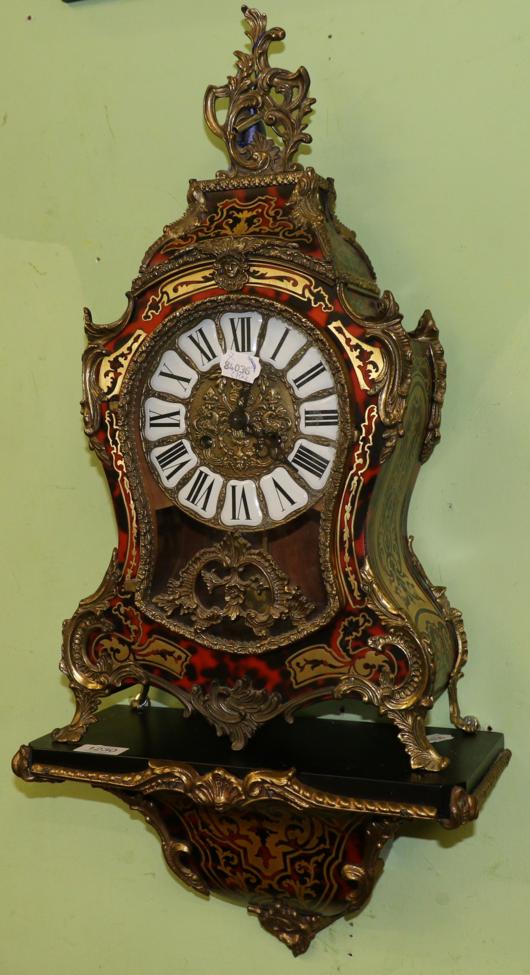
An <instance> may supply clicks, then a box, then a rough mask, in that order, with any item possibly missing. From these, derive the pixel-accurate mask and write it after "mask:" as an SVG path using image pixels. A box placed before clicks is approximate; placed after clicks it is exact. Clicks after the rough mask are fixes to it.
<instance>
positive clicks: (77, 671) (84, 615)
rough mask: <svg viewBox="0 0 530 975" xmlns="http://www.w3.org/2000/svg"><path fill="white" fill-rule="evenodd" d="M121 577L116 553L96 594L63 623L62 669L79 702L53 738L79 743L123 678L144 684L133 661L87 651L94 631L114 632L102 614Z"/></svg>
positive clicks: (110, 654)
mask: <svg viewBox="0 0 530 975" xmlns="http://www.w3.org/2000/svg"><path fill="white" fill-rule="evenodd" d="M119 576H120V569H119V567H118V563H117V553H116V551H114V552H113V554H112V558H111V561H110V565H109V567H108V569H107V572H106V574H105V576H104V578H103V581H102V582H101V585H100V586H99V588H98V589H97V590H96V592H95V593H94V595H93V596H91V597H89V598H88V599H83V600H81V602H80V604H79V606H78V608H77V610H76V612H75V613H74V615H73V616H72V618H71V619H69V620H66V622H65V623H64V625H63V650H62V657H61V663H60V665H59V666H60V669H61V670H62V672H63V674H64V675H65V677H67V679H68V682H69V684H70V687H71V689H72V692H73V694H74V698H75V702H76V710H75V714H74V717H73V718H72V720H71V722H70V724H68V725H66V726H65V727H64V728H56V729H55V730H54V731H53V733H52V734H53V739H54V741H64V742H77V741H79V740H80V738H82V736H83V735H84V733H85V731H86V730H87V728H88V726H89V725H91V724H93V723H94V722H95V721H96V714H97V710H98V707H99V704H100V702H101V698H102V697H103V696H104V695H106V694H109V693H110V691H111V690H115V689H116V688H118V687H120V686H122V684H123V683H124V681H131V682H132V683H135V682H137V683H139V684H144V683H145V672H144V670H143V669H142V667H141V666H139V665H138V664H136V663H134V661H133V660H125V661H123V660H119V659H118V660H116V659H115V658H114V656H113V655H112V653H111V652H110V651H108V650H107V651H106V652H105V653H103V654H101V656H100V657H99V658H98V660H97V662H96V663H93V662H91V661H90V660H89V659H88V657H87V654H86V650H87V643H88V641H89V638H90V636H91V635H93V634H94V633H95V632H99V633H100V634H104V633H111V632H112V630H113V626H112V623H111V622H110V620H109V619H107V618H105V616H104V615H103V614H104V612H105V610H106V609H108V607H109V604H110V599H111V598H112V596H113V595H115V593H116V590H117V585H118V579H119Z"/></svg>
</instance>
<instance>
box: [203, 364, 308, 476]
mask: <svg viewBox="0 0 530 975" xmlns="http://www.w3.org/2000/svg"><path fill="white" fill-rule="evenodd" d="M240 399H241V384H240V383H238V382H237V381H234V380H233V379H230V378H226V377H225V376H223V375H222V374H221V372H220V370H219V369H212V370H211V371H210V372H209V373H208V374H207V376H206V378H205V379H203V380H202V382H201V383H200V384H199V386H198V389H197V392H196V394H195V396H194V398H193V405H192V409H191V411H190V429H189V436H190V440H191V443H192V446H193V449H194V451H195V452H196V454H197V455H198V456H199V457H200V459H201V462H202V463H205V464H207V465H211V466H212V467H213V469H214V470H215V471H216V472H217V473H218V474H222V475H224V476H225V477H256V476H258V475H259V474H262V473H264V472H267V471H269V470H270V467H271V458H270V450H269V449H268V448H267V445H266V444H265V443H264V444H263V448H262V449H259V440H258V441H257V440H256V438H255V437H249V435H248V432H247V429H246V428H234V426H233V425H231V423H230V417H232V416H233V415H234V413H235V411H236V410H237V408H238V406H239V401H240ZM245 415H246V417H248V421H249V424H250V425H251V428H252V429H255V430H257V431H261V430H266V431H267V433H268V435H269V438H270V436H271V435H273V434H274V435H278V436H279V437H280V438H281V440H278V443H280V442H281V449H282V456H284V455H286V454H289V453H290V451H291V449H292V447H293V444H294V440H295V437H296V436H299V435H300V434H299V432H298V430H297V420H296V407H295V404H294V400H293V395H292V394H291V392H290V389H289V387H288V385H287V383H286V382H285V381H284V379H283V378H282V376H281V374H280V373H279V372H278V371H277V370H276V369H272V368H271V367H268V366H267V365H266V364H265V363H263V364H262V367H261V373H260V375H259V376H258V378H257V379H256V380H255V381H254V383H252V385H250V386H249V388H248V393H247V395H246V402H245ZM269 442H270V441H269ZM205 444H210V446H205Z"/></svg>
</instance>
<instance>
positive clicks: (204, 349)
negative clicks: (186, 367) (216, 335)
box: [189, 328, 215, 366]
mask: <svg viewBox="0 0 530 975" xmlns="http://www.w3.org/2000/svg"><path fill="white" fill-rule="evenodd" d="M189 340H190V342H192V343H193V345H194V346H195V348H196V349H197V351H198V353H199V355H200V357H201V365H203V366H204V365H205V364H206V365H207V364H208V363H209V362H211V361H212V359H215V352H214V350H213V348H212V346H211V345H210V342H209V341H208V338H207V336H206V335H205V334H204V331H203V329H202V328H198V329H197V331H196V332H195V335H190V336H189Z"/></svg>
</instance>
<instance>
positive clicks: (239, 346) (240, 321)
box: [230, 315, 251, 352]
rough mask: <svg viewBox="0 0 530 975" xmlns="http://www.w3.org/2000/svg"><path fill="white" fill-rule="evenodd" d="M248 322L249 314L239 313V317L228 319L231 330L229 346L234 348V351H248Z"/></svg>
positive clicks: (249, 320)
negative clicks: (230, 343)
mask: <svg viewBox="0 0 530 975" xmlns="http://www.w3.org/2000/svg"><path fill="white" fill-rule="evenodd" d="M250 323H251V318H250V315H248V316H247V315H240V316H239V318H231V319H230V328H231V330H232V345H231V348H232V349H235V351H236V352H250V349H251V334H250Z"/></svg>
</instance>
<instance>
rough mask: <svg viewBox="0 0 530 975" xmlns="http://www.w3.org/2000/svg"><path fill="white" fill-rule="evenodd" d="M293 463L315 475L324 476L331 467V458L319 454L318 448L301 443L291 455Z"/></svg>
mask: <svg viewBox="0 0 530 975" xmlns="http://www.w3.org/2000/svg"><path fill="white" fill-rule="evenodd" d="M291 464H294V465H295V467H299V468H302V469H303V470H304V471H307V473H308V474H313V476H314V477H318V478H322V477H323V476H324V474H325V473H326V470H327V468H328V467H329V460H326V458H325V457H322V455H321V454H318V453H317V452H316V450H311V448H310V447H306V446H305V444H299V446H298V448H297V450H296V453H294V454H293V456H292V457H291Z"/></svg>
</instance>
